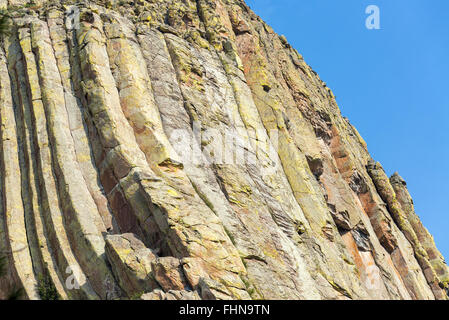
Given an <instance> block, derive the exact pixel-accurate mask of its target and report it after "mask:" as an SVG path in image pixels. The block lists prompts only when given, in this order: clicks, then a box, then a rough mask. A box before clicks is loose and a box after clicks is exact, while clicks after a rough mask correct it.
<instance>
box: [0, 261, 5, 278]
mask: <svg viewBox="0 0 449 320" xmlns="http://www.w3.org/2000/svg"><path fill="white" fill-rule="evenodd" d="M5 274H6V257H4V256H1V257H0V278H1V277H3V276H4V275H5Z"/></svg>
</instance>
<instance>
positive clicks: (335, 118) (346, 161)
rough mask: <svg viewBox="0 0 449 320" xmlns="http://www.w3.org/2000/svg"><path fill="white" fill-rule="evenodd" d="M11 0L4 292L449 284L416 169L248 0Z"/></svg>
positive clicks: (3, 160) (226, 292)
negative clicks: (393, 168)
mask: <svg viewBox="0 0 449 320" xmlns="http://www.w3.org/2000/svg"><path fill="white" fill-rule="evenodd" d="M0 8H3V9H5V10H6V12H7V14H8V16H9V17H10V19H9V23H10V28H9V29H10V33H9V34H5V35H2V40H1V48H0V102H1V103H0V121H1V130H0V136H1V140H0V143H1V144H0V151H1V152H0V177H1V180H0V192H1V195H2V200H1V201H0V258H1V261H2V262H4V263H5V268H3V269H4V270H1V271H3V272H2V274H1V277H0V298H1V299H5V298H8V296H9V295H11V294H12V293H16V292H19V291H18V290H19V289H22V291H21V292H22V296H21V297H22V298H23V299H41V298H44V297H43V294H42V292H41V290H40V289H39V288H40V287H42V281H43V280H42V279H49V281H45V285H46V286H47V287H49V288H48V289H51V290H53V291H55V292H57V295H58V296H59V298H61V299H135V298H140V299H144V300H146V299H149V300H192V299H447V298H448V288H449V269H448V266H447V265H446V263H445V261H444V258H443V257H442V255H441V253H440V252H439V251H438V249H437V248H436V246H435V243H434V241H433V238H432V236H431V235H430V234H429V232H428V231H427V229H425V227H424V226H423V225H422V223H421V221H420V219H419V217H418V215H417V214H416V213H415V209H414V206H413V201H412V198H411V196H410V194H409V192H408V191H407V188H406V184H405V182H404V180H403V179H402V178H401V177H400V176H399V175H398V174H394V175H393V176H392V177H391V178H390V179H389V178H388V177H387V175H386V174H385V172H384V170H383V169H382V166H381V165H380V164H378V163H376V162H374V161H373V160H372V159H371V156H370V155H369V153H368V150H367V146H366V144H365V142H364V141H363V139H362V138H361V137H360V135H359V134H358V132H357V130H356V129H355V128H354V127H353V126H352V125H351V124H350V123H349V121H348V120H347V119H346V118H344V117H342V115H341V113H340V111H339V109H338V106H337V104H336V102H335V97H334V95H333V93H332V91H331V90H330V89H329V88H328V87H327V86H326V85H325V83H324V82H322V81H321V80H320V78H319V77H318V75H317V74H316V73H315V72H314V71H313V70H312V69H311V68H310V67H309V66H308V65H307V64H306V63H305V62H304V59H303V58H302V56H301V55H300V54H299V53H298V52H297V51H296V50H294V49H293V48H292V47H291V46H290V45H289V44H288V42H287V40H286V39H285V37H283V36H278V35H277V34H276V33H275V32H274V31H273V30H272V29H271V28H270V27H269V26H268V25H266V24H265V23H264V22H263V21H262V20H261V19H260V18H259V17H258V16H256V15H255V14H254V13H253V12H252V11H251V10H250V9H249V8H248V6H247V5H246V4H245V3H244V1H243V0H158V1H156V0H139V1H131V0H125V1H118V0H103V1H101V0H97V1H87V0H84V1H83V0H82V1H69V0H66V1H65V0H61V1H45V0H34V1H26V0H23V1H21V0H14V1H11V0H9V1H7V0H2V1H0Z"/></svg>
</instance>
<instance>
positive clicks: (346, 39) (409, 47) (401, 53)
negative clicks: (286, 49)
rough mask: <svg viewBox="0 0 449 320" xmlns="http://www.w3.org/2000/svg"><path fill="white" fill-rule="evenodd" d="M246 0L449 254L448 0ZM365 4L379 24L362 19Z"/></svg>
mask: <svg viewBox="0 0 449 320" xmlns="http://www.w3.org/2000/svg"><path fill="white" fill-rule="evenodd" d="M246 2H247V4H248V5H249V6H250V7H251V8H252V9H253V10H254V11H255V12H256V13H257V14H258V15H259V16H261V17H262V18H263V19H264V20H265V21H266V22H267V23H268V24H270V25H271V26H272V27H273V28H274V30H275V31H276V32H277V33H279V34H283V35H285V36H286V37H287V40H288V41H289V42H290V43H291V44H292V45H293V46H294V47H295V48H296V49H297V50H298V51H299V52H300V53H301V54H302V55H303V56H304V59H305V60H306V62H307V63H308V64H309V65H311V66H312V68H313V69H314V70H315V71H316V72H317V73H318V74H319V75H320V78H321V79H322V80H323V81H325V82H326V83H327V84H328V86H329V87H330V88H331V89H332V91H333V92H334V94H335V95H336V97H337V102H338V104H339V106H340V109H341V111H342V113H343V115H344V116H347V117H348V118H349V119H350V121H351V123H352V124H354V125H355V126H356V127H357V129H358V130H359V132H360V134H361V135H362V136H363V138H364V139H365V140H366V142H367V143H368V148H369V151H370V152H371V155H372V156H373V158H374V159H375V160H377V161H380V162H381V163H382V165H383V166H384V168H385V170H386V171H387V174H389V175H390V174H392V173H394V172H395V171H398V172H399V174H400V175H401V176H402V177H403V178H404V179H405V180H406V181H407V184H408V188H409V191H410V193H411V194H412V197H413V198H414V202H415V207H416V211H417V213H418V214H419V216H420V217H421V219H422V221H423V223H424V225H425V226H426V227H427V228H428V229H429V230H430V232H431V233H432V234H433V235H434V237H435V241H436V243H437V246H438V248H439V249H440V250H441V251H442V253H443V255H444V256H445V257H446V259H447V260H446V261H447V262H449V204H448V202H449V148H448V147H449V125H448V121H449V81H448V76H449V1H448V0H371V1H365V0H339V1H334V0H312V1H311V0H247V1H246ZM371 4H373V5H377V6H378V7H379V8H380V27H381V30H368V29H366V27H365V19H366V17H367V16H368V15H366V14H365V8H366V7H367V6H368V5H371Z"/></svg>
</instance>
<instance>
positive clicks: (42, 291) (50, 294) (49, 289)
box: [37, 275, 60, 300]
mask: <svg viewBox="0 0 449 320" xmlns="http://www.w3.org/2000/svg"><path fill="white" fill-rule="evenodd" d="M37 290H38V292H39V296H40V297H41V299H42V300H60V296H59V294H58V291H57V290H56V287H55V285H54V284H53V281H52V280H51V278H50V277H49V276H48V275H39V277H38V282H37Z"/></svg>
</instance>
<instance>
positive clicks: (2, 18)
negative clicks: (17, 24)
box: [0, 10, 11, 38]
mask: <svg viewBox="0 0 449 320" xmlns="http://www.w3.org/2000/svg"><path fill="white" fill-rule="evenodd" d="M9 18H10V16H9V14H8V11H6V10H0V37H1V38H3V37H4V36H8V35H9V33H10V28H11V26H10V24H9Z"/></svg>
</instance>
